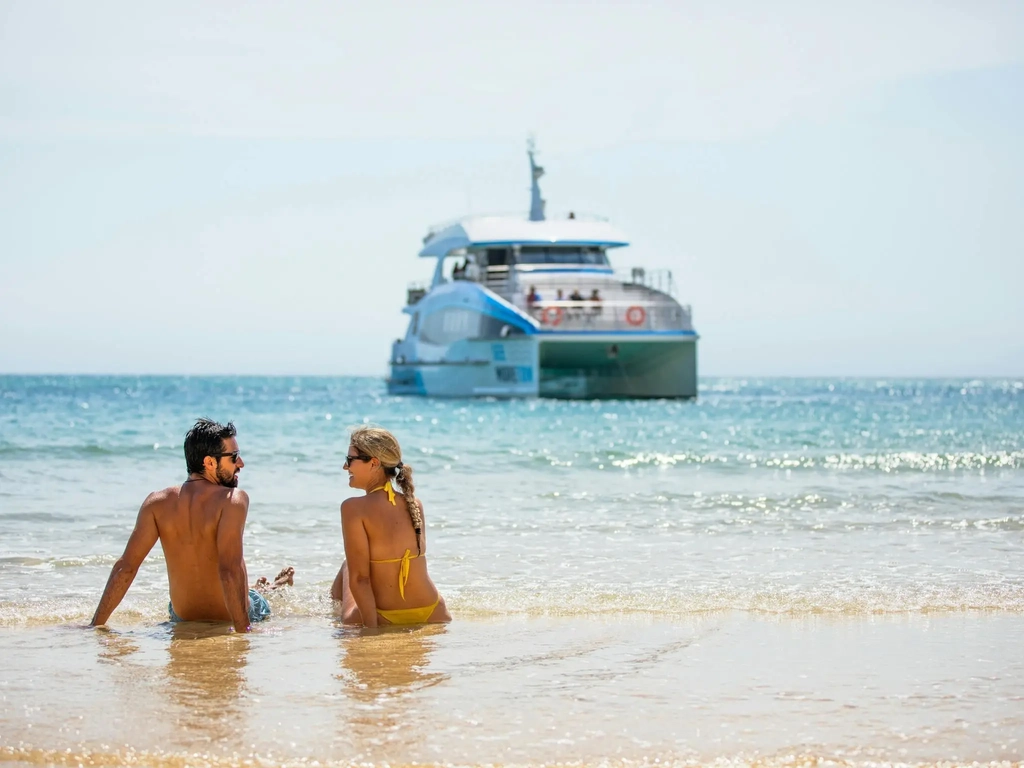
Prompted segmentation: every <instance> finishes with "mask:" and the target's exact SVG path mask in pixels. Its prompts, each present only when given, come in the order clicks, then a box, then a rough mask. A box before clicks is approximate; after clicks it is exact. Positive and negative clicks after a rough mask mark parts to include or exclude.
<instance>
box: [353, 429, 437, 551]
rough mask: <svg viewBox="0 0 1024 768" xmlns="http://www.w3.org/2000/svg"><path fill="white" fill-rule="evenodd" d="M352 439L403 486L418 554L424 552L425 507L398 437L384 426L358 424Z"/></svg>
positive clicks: (398, 484)
mask: <svg viewBox="0 0 1024 768" xmlns="http://www.w3.org/2000/svg"><path fill="white" fill-rule="evenodd" d="M349 440H350V441H351V443H352V445H354V446H355V447H356V450H358V451H359V452H360V453H361V454H363V455H364V456H370V457H371V458H374V459H377V461H379V462H380V464H381V467H382V468H383V469H384V474H385V475H386V476H387V477H388V478H390V479H391V480H392V481H393V483H392V484H393V485H397V486H398V487H399V488H400V489H401V491H402V495H403V496H405V508H406V509H407V510H408V511H409V518H410V519H411V520H412V527H413V529H415V531H416V550H417V552H418V554H423V546H422V544H421V541H422V534H423V510H422V509H421V508H420V503H419V502H418V501H417V500H416V486H415V484H414V483H413V479H412V467H410V466H409V465H408V464H405V463H403V462H402V449H401V447H400V446H399V445H398V440H397V439H395V436H394V435H392V434H391V433H390V432H388V431H387V430H386V429H384V428H383V427H356V428H355V429H353V430H352V435H351V437H350V438H349Z"/></svg>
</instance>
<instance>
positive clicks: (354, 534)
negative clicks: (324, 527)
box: [341, 499, 377, 627]
mask: <svg viewBox="0 0 1024 768" xmlns="http://www.w3.org/2000/svg"><path fill="white" fill-rule="evenodd" d="M353 502H355V503H353ZM357 504H358V499H346V500H345V501H343V502H342V504H341V533H342V536H343V537H344V539H345V560H346V561H347V562H348V586H349V589H350V590H352V597H354V598H355V601H356V605H357V606H359V613H360V614H361V615H362V619H363V626H366V627H376V626H377V601H376V599H374V597H373V587H372V586H371V584H370V539H369V537H368V536H367V534H366V526H364V525H363V517H362V515H360V514H359V512H358V507H357Z"/></svg>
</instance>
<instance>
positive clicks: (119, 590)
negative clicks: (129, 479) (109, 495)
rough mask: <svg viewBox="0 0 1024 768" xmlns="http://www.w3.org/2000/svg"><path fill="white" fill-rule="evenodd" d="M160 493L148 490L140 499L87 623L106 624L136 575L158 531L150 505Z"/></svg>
mask: <svg viewBox="0 0 1024 768" xmlns="http://www.w3.org/2000/svg"><path fill="white" fill-rule="evenodd" d="M159 498H160V494H159V492H157V493H151V494H149V496H147V497H146V500H145V501H144V502H142V507H141V508H140V509H139V516H138V518H136V520H135V530H133V531H132V535H131V536H129V537H128V543H127V544H126V545H125V547H124V554H123V555H121V557H120V558H118V561H117V562H116V563H114V567H113V568H112V569H111V570H110V577H109V578H108V579H107V586H106V587H105V588H104V590H103V597H101V598H100V604H99V605H98V606H96V613H94V614H93V617H92V621H90V622H89V626H91V627H96V626H100V625H102V624H106V623H107V619H109V618H110V614H112V613H113V612H114V609H115V608H117V606H118V605H119V604H120V603H121V600H122V599H123V598H124V596H125V593H126V592H127V591H128V587H130V586H131V585H132V582H133V581H135V574H136V573H138V572H139V566H141V565H142V561H143V560H145V559H146V555H148V554H149V551H150V550H151V549H153V545H154V544H156V541H157V539H158V538H160V533H159V531H158V530H157V527H156V518H155V517H154V516H153V508H154V507H155V506H156V502H157V501H158V500H159Z"/></svg>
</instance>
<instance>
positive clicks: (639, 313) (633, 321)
mask: <svg viewBox="0 0 1024 768" xmlns="http://www.w3.org/2000/svg"><path fill="white" fill-rule="evenodd" d="M646 319H647V312H646V311H645V310H644V308H643V307H638V306H635V305H634V306H632V307H630V308H629V309H627V310H626V322H627V323H629V324H630V325H643V324H644V320H646Z"/></svg>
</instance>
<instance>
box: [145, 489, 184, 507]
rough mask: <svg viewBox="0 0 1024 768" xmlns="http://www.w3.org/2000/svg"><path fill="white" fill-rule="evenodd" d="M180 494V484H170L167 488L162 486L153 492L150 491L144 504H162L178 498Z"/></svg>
mask: <svg viewBox="0 0 1024 768" xmlns="http://www.w3.org/2000/svg"><path fill="white" fill-rule="evenodd" d="M180 494H181V486H180V485H169V486H167V487H166V488H161V489H160V490H158V491H153V492H152V493H150V494H149V496H147V497H146V501H145V502H144V505H145V506H149V505H153V504H161V503H163V502H165V501H169V500H171V499H176V498H178V496H179V495H180Z"/></svg>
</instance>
